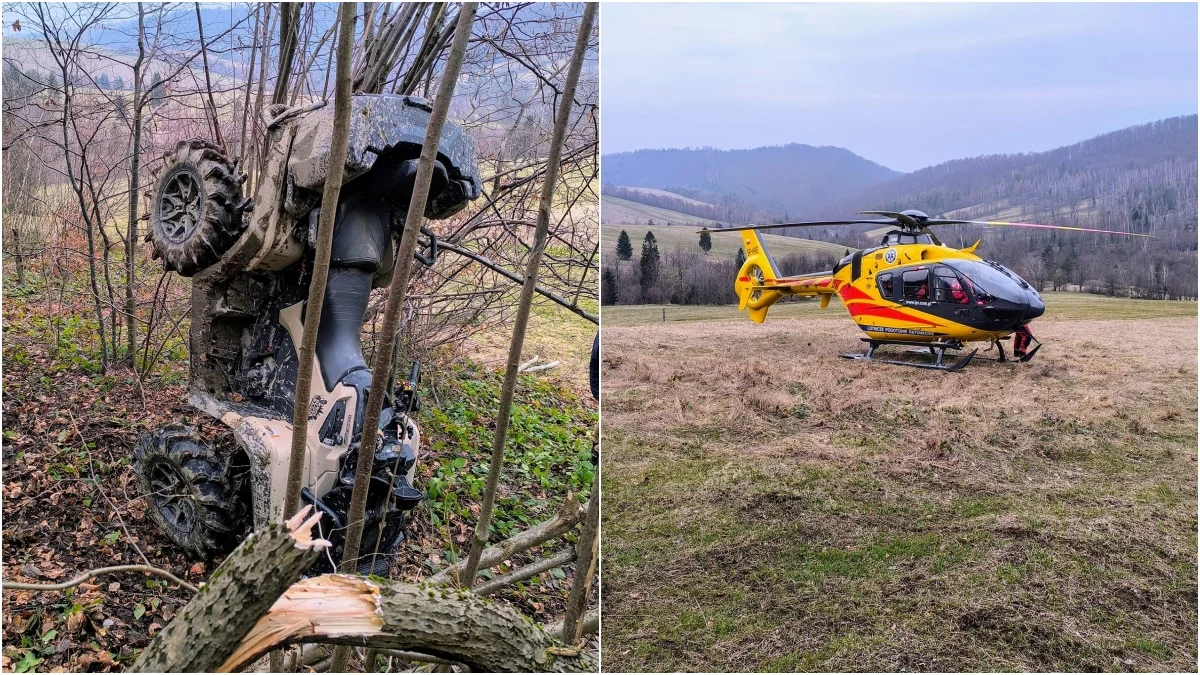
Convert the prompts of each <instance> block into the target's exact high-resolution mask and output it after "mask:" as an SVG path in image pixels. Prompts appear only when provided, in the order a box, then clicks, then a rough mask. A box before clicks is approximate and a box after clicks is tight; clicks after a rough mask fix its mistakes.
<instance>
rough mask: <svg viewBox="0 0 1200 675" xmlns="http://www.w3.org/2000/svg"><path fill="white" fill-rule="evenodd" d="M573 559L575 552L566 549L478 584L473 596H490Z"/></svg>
mask: <svg viewBox="0 0 1200 675" xmlns="http://www.w3.org/2000/svg"><path fill="white" fill-rule="evenodd" d="M574 559H575V551H574V550H572V549H567V550H565V551H563V552H562V553H559V554H558V555H556V556H553V557H550V558H545V559H543V560H539V561H537V562H535V563H531V564H529V565H526V566H524V567H521V568H518V569H517V570H515V571H513V572H510V573H508V574H505V575H504V576H502V577H496V578H495V579H491V580H489V581H487V582H485V583H482V584H479V585H478V586H476V587H475V588H474V589H472V590H474V591H475V595H490V594H492V593H495V592H496V591H498V590H500V589H501V588H504V587H505V586H507V585H509V584H515V583H517V582H518V581H524V580H526V579H528V578H530V577H532V576H536V575H538V574H541V573H542V572H545V571H547V570H552V569H554V568H555V567H562V566H563V565H566V564H567V563H569V562H571V561H572V560H574Z"/></svg>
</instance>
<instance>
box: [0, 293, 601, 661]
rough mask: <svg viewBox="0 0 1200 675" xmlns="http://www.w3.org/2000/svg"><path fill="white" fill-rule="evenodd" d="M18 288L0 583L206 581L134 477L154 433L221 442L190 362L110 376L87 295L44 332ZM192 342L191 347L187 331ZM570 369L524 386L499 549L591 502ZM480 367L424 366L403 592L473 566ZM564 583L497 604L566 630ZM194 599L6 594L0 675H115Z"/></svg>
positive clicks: (110, 590) (126, 586)
mask: <svg viewBox="0 0 1200 675" xmlns="http://www.w3.org/2000/svg"><path fill="white" fill-rule="evenodd" d="M6 281H7V280H6ZM14 287H15V284H11V283H6V284H5V297H4V339H3V344H4V360H3V367H4V368H3V370H4V380H3V397H4V409H3V429H4V435H3V506H4V519H3V561H4V567H3V574H4V579H5V580H6V581H21V582H32V583H56V582H62V581H66V580H68V579H70V578H73V577H75V576H77V575H78V574H80V573H82V572H83V571H85V570H88V569H93V568H96V567H102V566H109V565H120V564H141V563H143V562H147V561H148V562H149V563H150V564H151V565H153V566H156V567H160V568H162V569H166V570H168V571H170V572H172V573H174V574H176V575H177V576H179V577H181V578H184V579H186V580H188V581H189V582H191V583H193V584H198V583H200V582H203V581H204V580H205V579H206V578H208V576H209V575H210V574H211V573H212V571H213V570H214V569H215V567H216V565H217V564H218V563H219V560H216V561H209V562H207V563H205V562H197V561H193V560H187V559H185V557H184V556H183V553H182V551H181V550H179V549H178V548H176V547H175V546H174V545H172V544H171V543H170V542H169V540H167V539H166V537H165V536H164V535H162V534H161V533H160V532H159V531H158V530H157V528H156V526H155V525H154V523H153V521H152V520H151V519H150V517H149V516H148V515H147V514H146V504H145V501H144V499H143V498H142V497H141V496H140V495H139V486H138V481H137V477H136V476H135V474H134V472H133V470H132V468H131V467H130V462H131V460H132V450H133V447H134V445H135V443H136V442H137V438H138V435H139V434H140V433H141V432H143V431H145V430H146V429H149V428H153V427H155V426H158V425H162V424H168V423H187V424H196V425H199V426H200V427H201V428H202V433H203V434H205V435H213V436H215V435H216V434H220V433H222V428H221V427H220V425H218V424H214V423H212V422H210V421H209V420H207V419H206V417H205V416H204V415H203V414H201V413H199V412H198V411H196V410H195V409H192V408H190V407H189V406H188V405H187V403H186V383H187V354H186V349H183V348H182V347H181V346H176V347H173V348H170V349H166V350H164V360H163V362H162V364H161V366H160V367H159V368H158V369H156V370H155V371H154V373H153V374H152V375H151V376H150V377H148V378H147V380H146V381H145V382H144V383H141V384H139V383H138V382H137V379H136V377H135V375H134V373H133V371H132V370H130V369H129V368H128V367H124V366H116V367H113V368H111V369H110V371H109V373H108V374H106V375H99V374H97V373H96V372H95V366H96V358H95V353H94V352H95V349H96V348H95V346H94V342H95V321H94V319H93V320H88V319H84V318H80V317H86V316H88V311H89V310H88V307H87V305H86V303H85V300H84V298H85V296H83V295H82V294H80V296H79V307H76V308H69V310H70V311H63V312H61V314H62V316H60V317H59V318H56V319H53V320H51V319H50V318H48V317H47V316H45V311H44V306H43V305H42V304H41V303H40V293H39V290H38V286H37V284H36V282H35V283H34V284H33V285H32V286H31V287H30V288H27V289H25V290H20V291H18V290H17V289H15V288H14ZM542 314H545V312H543V313H542ZM553 319H554V315H551V314H546V315H545V316H542V317H541V318H540V319H539V318H535V319H534V321H533V326H534V331H535V333H536V334H538V335H541V334H543V333H550V332H553V331H552V330H551V329H550V328H547V327H546V326H544V325H542V323H539V322H545V321H551V320H553ZM181 330H182V333H181V334H182V335H183V336H186V331H187V324H186V322H185V323H184V324H183V326H182V329H181ZM571 335H575V336H576V337H577V338H578V339H576V340H575V341H576V342H579V344H574V343H573V342H571V341H570V340H569V339H567V340H566V342H562V341H561V340H563V339H565V338H560V343H558V344H559V345H560V346H562V347H563V350H564V351H566V352H570V353H571V354H576V353H578V354H576V356H578V355H579V354H585V353H588V352H589V351H590V347H591V339H592V333H591V332H590V331H584V330H578V331H574V332H573V333H571ZM180 344H182V342H181V343H180ZM546 356H551V354H547V355H546ZM576 360H577V359H575V358H574V357H572V360H571V363H570V364H569V365H568V364H567V362H566V360H564V366H563V367H562V368H561V370H559V369H556V370H555V371H550V372H549V373H546V374H544V375H539V376H522V378H521V381H520V384H519V386H518V394H517V399H516V405H515V407H514V411H513V420H512V425H511V428H512V429H513V430H514V431H515V434H514V436H513V437H511V438H510V440H509V443H508V449H507V452H506V465H505V469H504V472H503V474H502V481H501V488H500V497H499V499H498V504H497V510H496V512H495V516H494V520H493V538H494V539H495V538H502V537H504V536H507V535H509V534H512V533H515V532H516V531H519V530H521V529H524V528H526V527H528V526H529V524H531V523H536V522H538V521H540V520H543V519H545V518H548V517H550V516H552V515H553V514H554V513H555V512H556V511H557V508H558V505H559V504H560V503H561V502H562V500H563V499H564V498H565V497H566V495H567V494H568V493H574V494H576V495H578V496H579V497H580V498H586V497H587V496H588V491H589V488H590V485H591V481H592V476H593V475H594V468H593V465H592V439H593V433H594V428H595V424H596V419H597V417H596V407H595V402H594V401H592V400H591V398H590V396H589V395H586V394H583V393H580V386H579V380H578V379H577V377H576V372H575V371H576V370H578V369H579V368H580V367H582V368H584V369H585V370H584V372H585V373H586V365H587V362H586V360H582V361H580V362H579V363H576V362H575V361H576ZM479 361H487V359H482V358H481V359H479ZM479 361H476V360H472V359H470V358H457V359H454V360H447V361H445V362H443V363H435V364H426V366H427V368H426V370H425V373H426V375H425V377H424V378H423V386H422V401H423V405H422V408H421V412H420V415H421V425H422V427H421V428H422V434H423V437H422V440H423V441H424V443H423V447H422V449H421V453H422V454H421V459H420V461H419V463H418V479H417V482H418V487H419V488H421V489H423V490H425V492H426V493H427V496H428V498H427V499H426V500H425V501H424V502H423V503H422V505H421V506H419V507H418V509H417V510H416V511H415V512H414V515H413V520H412V523H411V526H410V531H409V540H408V541H407V542H406V543H405V544H403V545H402V547H401V551H400V554H399V556H398V558H397V560H396V561H395V562H394V564H393V567H392V575H391V576H392V577H393V578H397V579H404V580H407V581H417V580H420V579H422V578H425V577H427V576H429V575H431V574H433V573H434V572H435V571H437V570H438V569H441V568H442V567H445V566H446V565H448V564H450V563H452V562H455V561H457V560H458V559H459V557H460V556H461V555H465V551H464V550H463V547H465V546H466V545H467V543H468V542H469V538H470V533H471V528H472V527H473V525H474V522H475V517H476V514H477V513H478V509H479V498H480V495H481V494H482V489H483V484H484V478H485V476H486V473H487V462H488V458H489V457H490V450H491V448H490V444H491V437H492V431H491V430H492V426H493V425H494V414H495V407H496V402H497V401H498V399H499V389H500V382H501V379H502V377H503V371H502V370H497V369H496V368H495V367H493V366H494V364H492V363H490V362H488V363H487V364H486V365H482V364H481V363H480V362H479ZM584 377H585V379H584V380H583V382H585V383H586V375H585V376H584ZM563 545H564V544H562V543H560V542H551V543H549V544H547V545H546V546H544V547H539V548H536V549H534V550H532V551H530V552H528V554H525V555H522V556H514V557H513V559H512V560H510V561H506V564H505V565H502V566H499V567H496V568H493V569H492V570H490V571H488V572H486V573H485V574H484V576H485V577H487V576H492V575H495V574H502V573H505V572H506V571H509V570H510V569H511V568H512V567H513V566H519V565H520V564H522V563H523V562H526V561H528V560H530V559H531V558H532V557H541V556H543V555H547V554H552V553H554V552H555V551H554V550H553V549H554V548H556V547H561V546H563ZM571 573H572V569H571V568H567V569H566V570H565V571H563V570H555V571H553V572H548V573H544V574H542V575H540V576H539V577H535V578H534V579H531V580H529V581H527V582H524V583H522V584H518V585H515V586H513V587H510V589H509V590H506V591H503V592H501V593H500V594H498V595H497V597H501V598H503V599H505V600H507V601H509V602H511V603H513V604H514V605H516V606H517V607H518V608H519V609H520V610H521V611H523V612H524V613H525V614H527V615H528V616H530V617H532V618H534V619H535V620H537V621H540V622H549V621H551V620H554V619H556V618H558V617H561V615H562V612H563V608H564V605H565V602H566V597H567V594H568V591H569V588H570V575H571ZM188 597H189V593H188V591H186V590H185V589H181V588H178V587H176V586H174V585H170V584H165V583H160V582H159V581H157V580H155V579H153V578H147V577H145V576H143V575H138V574H120V575H111V576H105V577H103V578H99V579H95V580H92V581H91V582H89V583H84V584H82V585H80V586H79V587H78V588H76V589H74V590H70V591H66V592H61V591H56V592H40V593H39V592H32V591H6V592H5V596H4V603H3V638H4V651H3V654H2V656H0V666H2V668H3V670H5V671H18V672H26V671H43V672H45V671H54V670H69V671H84V670H92V671H97V670H104V671H107V670H121V669H123V667H124V666H126V665H127V664H128V663H129V662H130V661H131V660H132V659H133V658H134V657H135V656H136V654H137V652H138V650H140V649H141V648H142V647H144V646H145V645H146V644H147V643H148V642H149V640H150V639H151V637H152V636H153V635H154V634H155V633H156V632H157V631H158V630H160V629H161V628H162V627H163V626H165V625H166V624H167V623H168V622H169V621H170V620H171V618H172V617H173V616H174V615H175V613H177V612H178V611H179V609H180V608H181V607H182V605H183V604H184V603H186V602H187V600H188Z"/></svg>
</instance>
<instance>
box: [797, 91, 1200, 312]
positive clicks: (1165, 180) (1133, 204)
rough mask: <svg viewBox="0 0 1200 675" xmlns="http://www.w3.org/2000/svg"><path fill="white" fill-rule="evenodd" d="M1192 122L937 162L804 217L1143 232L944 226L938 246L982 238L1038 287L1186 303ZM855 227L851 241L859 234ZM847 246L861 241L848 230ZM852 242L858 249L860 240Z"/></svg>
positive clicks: (1192, 239) (1193, 229)
mask: <svg viewBox="0 0 1200 675" xmlns="http://www.w3.org/2000/svg"><path fill="white" fill-rule="evenodd" d="M1196 148H1197V116H1196V115H1189V116H1184V117H1172V118H1168V119H1163V120H1159V121H1157V122H1151V123H1149V124H1142V125H1138V126H1133V127H1128V128H1126V129H1121V130H1119V131H1114V132H1110V133H1107V134H1103V135H1100V136H1096V137H1094V138H1091V139H1089V140H1086V141H1082V142H1079V143H1074V144H1072V145H1067V146H1063V147H1061V148H1056V149H1054V150H1049V151H1046V152H1036V153H1022V154H1011V155H985V156H981V157H972V158H967V159H958V160H953V161H950V162H944V163H942V164H938V165H936V166H931V167H927V168H925V169H921V170H919V171H914V172H913V173H910V174H906V175H904V176H900V177H898V178H894V179H892V180H889V181H885V182H881V183H877V184H875V185H872V186H870V187H868V188H866V189H863V190H861V191H859V192H857V193H855V194H852V195H849V196H847V197H844V198H840V199H838V200H835V201H831V202H829V203H827V204H825V205H823V206H819V207H817V208H814V209H812V210H811V211H808V212H806V213H805V214H804V218H806V219H809V218H811V219H826V218H828V219H833V218H844V217H849V216H851V215H852V214H853V213H854V212H855V211H861V210H864V209H872V210H903V209H919V210H922V211H925V212H926V213H928V214H930V215H946V216H949V217H954V218H971V219H976V220H1008V221H1018V222H1034V223H1046V224H1052V225H1067V226H1073V227H1087V228H1097V229H1104V230H1113V231H1117V232H1134V233H1139V234H1150V235H1153V238H1148V239H1141V238H1139V239H1133V238H1130V237H1121V236H1113V235H1092V234H1082V233H1072V232H1056V231H1045V230H1026V229H1020V230H1018V229H1009V228H995V229H992V230H990V231H983V230H981V229H980V228H943V229H940V230H939V231H940V232H941V233H942V235H943V239H945V240H947V241H953V242H956V243H957V242H959V241H966V242H967V243H969V240H972V239H974V238H976V237H983V239H984V246H983V247H982V248H981V249H980V253H981V254H982V255H985V257H988V258H992V259H995V260H999V261H1000V262H1003V263H1004V264H1006V265H1009V266H1011V267H1013V268H1014V269H1016V270H1017V271H1018V272H1020V273H1021V274H1023V275H1025V276H1026V277H1028V278H1029V279H1030V280H1032V281H1035V282H1036V283H1038V285H1039V286H1044V287H1048V288H1055V289H1057V288H1058V287H1059V286H1061V285H1066V286H1073V287H1076V288H1079V289H1081V290H1090V291H1094V292H1102V293H1107V294H1110V295H1124V294H1128V295H1134V296H1139V297H1160V298H1195V297H1196V271H1197V270H1196V251H1197V152H1196ZM861 229H865V228H860V231H859V234H861ZM845 236H846V238H845V241H847V242H849V243H851V244H853V243H856V242H860V241H861V236H855V234H854V233H850V232H847V233H846V235H845ZM860 245H861V244H860Z"/></svg>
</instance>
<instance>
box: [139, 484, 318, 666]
mask: <svg viewBox="0 0 1200 675" xmlns="http://www.w3.org/2000/svg"><path fill="white" fill-rule="evenodd" d="M310 510H312V507H311V506H306V507H304V509H303V510H302V511H301V512H300V513H298V514H296V516H295V517H293V518H292V519H291V520H289V521H288V522H287V523H285V524H284V525H279V524H277V523H271V524H270V525H268V526H267V527H266V528H265V529H262V530H258V531H257V532H255V533H254V534H252V535H250V536H249V537H248V538H247V539H246V541H244V542H242V544H241V546H238V547H237V549H235V550H234V552H233V553H231V554H229V557H228V558H226V559H225V562H223V563H221V566H220V567H218V568H217V569H216V571H214V572H213V574H212V576H211V577H210V578H209V580H208V583H207V584H205V585H204V587H203V588H202V589H200V591H199V592H198V593H196V595H195V596H194V597H192V599H191V601H190V602H188V604H187V605H185V606H184V608H183V609H182V610H180V612H179V614H177V615H175V618H174V620H172V621H171V623H169V624H167V627H166V628H164V629H162V630H161V631H160V632H159V633H158V635H156V636H155V637H154V640H153V641H151V642H150V644H149V645H147V646H146V649H144V650H143V651H142V653H141V654H140V655H139V656H138V658H137V660H136V661H134V662H133V666H132V667H131V668H130V670H131V671H132V672H135V673H147V672H149V673H207V672H212V671H213V670H214V669H215V668H217V667H218V666H220V665H221V664H222V663H224V662H225V660H226V659H228V658H229V656H230V654H232V653H233V652H234V649H235V648H236V647H237V646H238V644H239V643H240V642H241V641H242V638H243V637H244V636H245V635H246V634H247V633H249V632H250V630H251V629H252V628H254V627H255V624H256V623H257V622H258V619H259V617H261V616H262V615H263V614H265V613H266V612H267V611H268V609H269V608H270V607H271V605H272V604H273V603H274V602H275V601H276V600H277V599H278V598H279V596H280V595H282V594H283V592H284V591H285V590H286V589H287V588H288V587H289V586H291V585H292V584H293V583H294V582H295V581H296V580H298V579H299V578H300V575H301V574H303V573H304V571H305V570H307V569H308V568H309V567H311V566H312V564H313V562H314V561H315V560H316V558H317V555H318V552H319V551H320V550H321V549H322V548H324V547H327V546H329V542H327V541H325V540H324V539H313V537H312V528H313V526H314V525H315V524H316V523H317V521H318V520H320V518H321V514H320V513H317V514H314V515H313V516H312V517H310V518H308V519H307V520H305V519H304V517H305V516H307V515H308V512H309V511H310Z"/></svg>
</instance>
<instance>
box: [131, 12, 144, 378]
mask: <svg viewBox="0 0 1200 675" xmlns="http://www.w3.org/2000/svg"><path fill="white" fill-rule="evenodd" d="M145 60H146V22H145V10H144V9H143V7H142V3H140V2H139V3H138V57H137V60H136V61H134V62H133V142H132V146H133V147H132V148H131V154H130V156H129V220H128V222H127V223H126V235H125V350H126V351H127V352H128V354H127V355H126V356H127V358H128V361H129V365H130V367H133V366H134V365H135V363H136V361H137V357H136V354H137V305H136V304H135V301H134V295H135V293H134V291H135V290H136V289H135V286H134V281H135V279H134V269H135V265H134V262H135V261H136V258H137V240H138V197H139V196H140V195H139V194H138V193H139V192H140V191H141V182H140V180H139V174H140V173H141V170H142V64H143V63H144V62H145ZM147 330H149V328H147Z"/></svg>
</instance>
